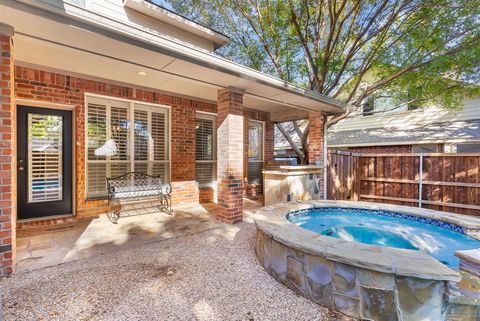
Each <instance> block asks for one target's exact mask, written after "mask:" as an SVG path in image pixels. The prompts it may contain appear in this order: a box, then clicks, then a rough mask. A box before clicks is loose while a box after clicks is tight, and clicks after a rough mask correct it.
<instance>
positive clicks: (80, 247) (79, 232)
mask: <svg viewBox="0 0 480 321" xmlns="http://www.w3.org/2000/svg"><path fill="white" fill-rule="evenodd" d="M248 203H249V204H250V207H253V208H256V207H258V206H260V205H259V204H257V203H256V202H248ZM214 211H215V204H202V205H200V204H189V205H180V206H177V207H176V208H175V213H174V215H167V214H165V213H163V212H157V213H151V214H144V215H135V216H128V217H122V218H120V219H119V220H118V224H112V222H111V221H110V220H109V219H108V218H107V217H106V215H100V216H99V217H98V218H92V219H84V220H80V221H78V222H76V223H75V224H74V226H70V227H65V228H62V229H54V230H50V231H44V232H39V233H38V232H37V233H35V234H33V235H32V236H25V237H20V238H18V239H17V269H16V271H17V273H22V272H26V271H31V270H35V269H39V268H43V267H48V266H52V265H56V264H59V263H64V262H69V261H75V260H78V259H84V258H87V257H91V256H95V255H100V254H104V253H109V252H112V251H116V250H119V249H127V248H131V247H136V246H139V245H143V244H147V243H151V242H158V241H161V240H165V239H169V238H174V237H178V236H181V235H187V234H192V233H198V232H201V231H206V230H208V229H211V228H215V227H219V226H221V225H222V223H221V222H219V221H217V220H216V219H215V218H214Z"/></svg>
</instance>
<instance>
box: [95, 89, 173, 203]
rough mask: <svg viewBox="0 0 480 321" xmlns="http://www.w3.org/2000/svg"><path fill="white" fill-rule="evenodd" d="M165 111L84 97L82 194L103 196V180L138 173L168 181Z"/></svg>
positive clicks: (100, 98)
mask: <svg viewBox="0 0 480 321" xmlns="http://www.w3.org/2000/svg"><path fill="white" fill-rule="evenodd" d="M168 113H169V110H168V108H165V107H161V106H158V105H147V104H143V103H137V102H134V101H124V100H115V99H110V98H102V97H97V96H87V113H86V136H87V138H86V140H87V144H86V145H87V146H86V154H87V162H86V176H87V177H86V180H87V182H86V195H87V198H105V197H106V196H107V186H106V178H107V177H116V176H120V175H122V174H125V173H128V172H141V173H147V174H149V175H156V176H160V177H162V180H163V181H165V182H168V181H169V168H170V166H169V165H170V159H169V132H168V119H169V114H168Z"/></svg>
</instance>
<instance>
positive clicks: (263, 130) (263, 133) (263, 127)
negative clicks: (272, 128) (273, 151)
mask: <svg viewBox="0 0 480 321" xmlns="http://www.w3.org/2000/svg"><path fill="white" fill-rule="evenodd" d="M248 123H249V124H248V127H249V128H250V123H258V124H261V125H262V159H261V160H260V159H253V160H250V157H248V155H247V161H248V162H252V163H263V162H264V161H265V122H264V121H262V120H255V119H249V120H248ZM248 143H249V144H250V142H248Z"/></svg>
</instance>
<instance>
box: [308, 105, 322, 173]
mask: <svg viewBox="0 0 480 321" xmlns="http://www.w3.org/2000/svg"><path fill="white" fill-rule="evenodd" d="M325 122H326V117H325V116H323V115H322V114H320V113H313V112H311V113H310V115H309V118H308V123H309V125H310V131H309V133H308V163H309V164H312V165H314V164H315V162H316V161H317V160H319V161H321V162H322V164H323V154H324V150H323V140H324V138H325V137H324V132H325Z"/></svg>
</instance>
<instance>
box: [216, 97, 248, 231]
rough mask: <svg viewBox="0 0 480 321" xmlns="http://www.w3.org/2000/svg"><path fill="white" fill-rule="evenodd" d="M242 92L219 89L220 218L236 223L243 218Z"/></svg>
mask: <svg viewBox="0 0 480 321" xmlns="http://www.w3.org/2000/svg"><path fill="white" fill-rule="evenodd" d="M243 127H244V123H243V92H242V91H239V90H236V89H233V88H226V89H224V90H219V91H218V114H217V183H218V187H217V188H218V208H217V218H218V219H220V220H221V221H223V222H225V223H228V224H233V223H237V222H240V221H242V218H243V162H244V160H243V140H244V137H243Z"/></svg>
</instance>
